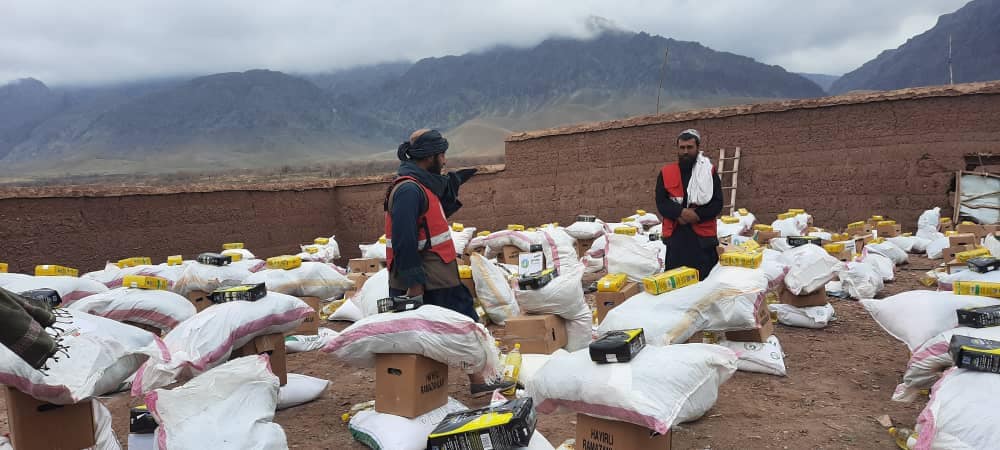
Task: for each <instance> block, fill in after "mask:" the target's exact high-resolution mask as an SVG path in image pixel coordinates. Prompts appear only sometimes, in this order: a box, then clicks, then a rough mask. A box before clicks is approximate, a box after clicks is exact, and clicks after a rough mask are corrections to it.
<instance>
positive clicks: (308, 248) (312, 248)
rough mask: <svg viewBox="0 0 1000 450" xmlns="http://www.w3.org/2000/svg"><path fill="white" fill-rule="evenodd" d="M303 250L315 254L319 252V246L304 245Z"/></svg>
mask: <svg viewBox="0 0 1000 450" xmlns="http://www.w3.org/2000/svg"><path fill="white" fill-rule="evenodd" d="M302 250H303V251H305V252H306V253H308V254H310V255H315V254H317V253H319V247H317V246H315V245H307V246H305V247H302Z"/></svg>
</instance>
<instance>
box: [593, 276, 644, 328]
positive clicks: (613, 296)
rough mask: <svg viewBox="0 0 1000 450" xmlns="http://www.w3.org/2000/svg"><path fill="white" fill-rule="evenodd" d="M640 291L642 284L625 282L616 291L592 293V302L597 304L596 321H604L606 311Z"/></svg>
mask: <svg viewBox="0 0 1000 450" xmlns="http://www.w3.org/2000/svg"><path fill="white" fill-rule="evenodd" d="M641 292H642V285H640V284H639V283H635V282H629V283H625V286H623V287H622V290H620V291H618V292H597V293H596V294H594V304H595V305H597V321H598V322H601V321H604V318H605V317H607V315H608V311H611V310H612V309H614V308H615V307H616V306H618V305H621V304H622V303H625V300H628V299H629V298H631V297H632V296H633V295H637V294H639V293H641Z"/></svg>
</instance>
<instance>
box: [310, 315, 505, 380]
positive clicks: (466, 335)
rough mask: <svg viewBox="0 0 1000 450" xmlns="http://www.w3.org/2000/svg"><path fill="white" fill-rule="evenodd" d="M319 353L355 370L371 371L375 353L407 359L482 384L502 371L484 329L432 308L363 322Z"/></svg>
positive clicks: (378, 316) (378, 317) (341, 334)
mask: <svg viewBox="0 0 1000 450" xmlns="http://www.w3.org/2000/svg"><path fill="white" fill-rule="evenodd" d="M322 350H323V351H324V352H326V353H332V354H333V356H334V357H336V358H337V359H339V360H341V361H342V362H344V363H347V364H351V365H353V366H357V367H374V366H375V355H376V354H378V353H408V354H416V355H423V356H425V357H427V358H430V359H433V360H435V361H440V362H442V363H444V364H447V365H449V366H452V367H458V368H461V369H463V370H465V371H466V372H468V373H478V374H482V375H483V377H485V378H486V379H487V380H491V379H496V378H497V377H498V376H499V375H500V369H501V368H500V359H499V357H498V356H497V353H498V351H497V347H496V343H495V342H494V340H493V336H492V335H490V332H489V331H488V330H487V329H486V327H484V326H482V325H480V324H478V323H476V322H473V321H472V319H470V318H469V317H467V316H466V315H464V314H461V313H457V312H455V311H452V310H450V309H445V308H441V307H438V306H434V305H424V306H421V307H420V308H417V309H415V310H412V311H406V312H400V313H386V314H376V315H373V316H368V317H365V318H364V319H361V320H359V321H357V322H355V323H354V324H353V325H351V326H349V327H347V329H345V330H344V331H343V332H341V333H340V335H338V336H337V337H335V338H334V339H333V340H331V341H330V342H329V343H328V344H327V345H326V346H325V347H323V349H322Z"/></svg>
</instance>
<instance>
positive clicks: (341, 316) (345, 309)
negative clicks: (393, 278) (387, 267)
mask: <svg viewBox="0 0 1000 450" xmlns="http://www.w3.org/2000/svg"><path fill="white" fill-rule="evenodd" d="M366 284H367V283H366ZM388 290H389V288H386V291H388ZM364 317H365V314H364V313H363V312H361V308H358V304H357V303H354V301H353V300H351V299H344V302H343V303H341V305H340V307H338V308H337V310H336V311H334V312H333V314H330V316H329V317H327V319H326V320H329V321H331V322H333V321H337V320H344V321H347V322H357V321H359V320H361V319H363V318H364Z"/></svg>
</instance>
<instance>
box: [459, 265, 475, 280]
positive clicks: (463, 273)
mask: <svg viewBox="0 0 1000 450" xmlns="http://www.w3.org/2000/svg"><path fill="white" fill-rule="evenodd" d="M458 277H459V278H462V279H465V280H468V279H470V278H472V266H458Z"/></svg>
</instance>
